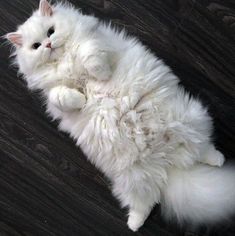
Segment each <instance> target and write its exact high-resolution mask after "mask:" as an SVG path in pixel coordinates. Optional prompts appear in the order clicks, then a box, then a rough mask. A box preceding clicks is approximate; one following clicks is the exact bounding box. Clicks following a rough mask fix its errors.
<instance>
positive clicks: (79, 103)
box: [49, 86, 86, 111]
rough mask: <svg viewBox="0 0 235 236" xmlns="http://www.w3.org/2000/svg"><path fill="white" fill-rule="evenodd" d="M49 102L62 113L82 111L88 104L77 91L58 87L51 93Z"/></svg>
mask: <svg viewBox="0 0 235 236" xmlns="http://www.w3.org/2000/svg"><path fill="white" fill-rule="evenodd" d="M49 101H50V102H51V103H52V104H53V105H54V106H56V107H57V108H58V109H60V110H61V111H72V110H75V109H81V108H82V107H83V106H84V104H85V103H86V98H85V96H84V94H82V93H80V92H79V91H77V90H76V89H71V88H68V87H66V86H58V87H55V88H53V89H52V90H51V91H50V93H49Z"/></svg>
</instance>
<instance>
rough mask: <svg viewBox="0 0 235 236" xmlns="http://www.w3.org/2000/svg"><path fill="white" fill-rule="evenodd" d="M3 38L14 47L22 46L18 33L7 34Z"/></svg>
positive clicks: (20, 36)
mask: <svg viewBox="0 0 235 236" xmlns="http://www.w3.org/2000/svg"><path fill="white" fill-rule="evenodd" d="M5 37H6V39H7V40H9V41H10V42H11V43H12V44H14V45H16V46H22V44H23V40H22V35H21V34H19V33H15V32H14V33H8V34H7V35H6V36H5Z"/></svg>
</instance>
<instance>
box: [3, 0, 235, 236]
mask: <svg viewBox="0 0 235 236" xmlns="http://www.w3.org/2000/svg"><path fill="white" fill-rule="evenodd" d="M71 2H72V3H73V4H74V5H76V7H79V8H81V9H82V11H83V12H84V13H89V14H90V13H91V14H95V15H96V16H98V17H100V18H102V19H103V20H105V21H110V20H112V22H113V24H114V25H116V26H117V27H120V28H123V27H124V28H126V29H127V30H128V32H129V33H130V34H132V35H135V36H137V37H138V38H139V39H140V40H141V41H142V42H143V43H144V44H145V45H147V46H148V47H149V48H151V50H152V51H153V52H154V53H156V55H158V56H159V57H161V58H163V59H164V61H165V62H166V63H167V64H168V65H170V66H171V68H172V70H173V71H174V72H175V73H176V74H177V75H178V76H179V77H180V79H181V83H182V85H183V86H184V87H185V88H186V89H187V90H188V91H190V92H191V93H192V94H193V95H194V96H196V97H199V98H200V99H201V100H202V101H203V103H204V104H205V105H206V106H208V109H209V112H210V114H211V115H212V117H213V119H214V124H215V135H214V137H215V142H216V145H217V146H218V148H219V149H220V150H221V151H223V153H225V154H226V156H227V158H228V159H234V137H235V125H234V120H235V119H234V118H235V103H234V102H235V98H234V97H235V96H234V95H235V79H234V78H235V42H234V40H235V1H234V0H213V1H211V0H197V1H196V0H154V1H152V0H128V1H127V0H110V1H108V0H72V1H71ZM37 5H38V1H37V0H11V1H4V0H0V35H4V34H5V33H7V32H11V31H14V30H15V28H16V25H18V24H20V23H22V22H23V21H24V20H26V19H27V18H28V16H29V15H30V14H31V12H32V10H33V9H35V8H36V7H37ZM1 43H2V44H1V46H0V120H1V122H0V235H1V236H5V235H7V236H8V235H16V236H37V235H39V236H42V235H43V236H44V235H45V236H47V235H48V236H52V235H53V236H77V235H103V236H105V235H134V234H133V233H132V232H131V231H129V230H128V229H127V227H126V210H125V209H120V208H119V204H118V202H117V201H116V200H115V199H114V198H113V197H112V196H111V193H110V190H109V182H108V181H107V179H105V177H104V176H103V175H102V174H101V173H100V172H99V171H98V170H96V169H95V168H94V167H93V166H92V165H91V164H90V163H88V162H87V161H86V158H85V156H84V155H83V154H82V152H81V151H80V150H79V148H77V147H75V145H74V143H73V141H72V140H70V139H69V137H68V135H66V134H64V133H61V132H58V131H57V129H56V126H57V124H56V123H55V122H51V121H50V119H49V118H48V117H47V116H46V115H45V113H44V111H45V108H44V107H43V102H42V101H41V99H40V97H39V96H37V95H38V94H37V93H31V92H29V91H28V90H27V88H26V86H25V84H24V82H23V81H22V80H21V79H20V78H18V76H17V72H16V70H15V69H14V68H12V67H9V64H10V61H9V59H8V55H9V51H10V47H9V46H7V44H5V43H4V41H1ZM135 235H144V236H148V235H149V236H150V235H162V236H163V235H164V236H168V235H169V236H170V235H213V236H214V235H220V236H229V235H230V236H232V235H235V225H234V224H233V223H231V224H226V225H225V224H223V225H219V226H217V227H210V228H209V227H204V228H201V229H200V230H199V231H195V229H193V228H190V227H189V226H188V227H185V228H184V229H179V228H177V227H176V226H174V225H169V224H167V223H164V222H163V221H162V220H161V218H160V211H159V208H158V207H156V208H155V209H154V211H153V212H152V214H151V217H150V218H149V219H148V220H147V221H146V224H145V226H144V227H143V228H142V229H141V230H140V232H139V233H136V234H135Z"/></svg>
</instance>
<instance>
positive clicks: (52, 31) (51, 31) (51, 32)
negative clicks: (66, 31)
mask: <svg viewBox="0 0 235 236" xmlns="http://www.w3.org/2000/svg"><path fill="white" fill-rule="evenodd" d="M54 33H55V28H54V27H53V26H52V27H51V28H50V29H49V30H48V31H47V37H48V38H49V37H50V36H51V35H52V34H54Z"/></svg>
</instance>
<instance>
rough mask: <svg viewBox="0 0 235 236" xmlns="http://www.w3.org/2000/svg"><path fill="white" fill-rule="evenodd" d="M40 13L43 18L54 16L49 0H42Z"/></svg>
mask: <svg viewBox="0 0 235 236" xmlns="http://www.w3.org/2000/svg"><path fill="white" fill-rule="evenodd" d="M39 12H40V13H41V15H42V16H52V14H53V11H52V6H51V5H50V3H49V2H48V1H47V0H40V4H39Z"/></svg>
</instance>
